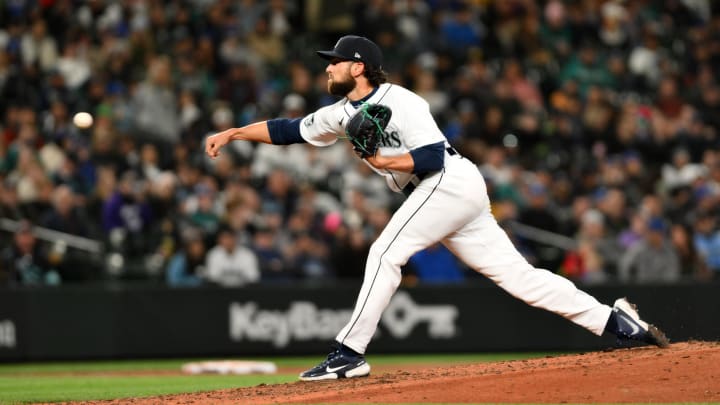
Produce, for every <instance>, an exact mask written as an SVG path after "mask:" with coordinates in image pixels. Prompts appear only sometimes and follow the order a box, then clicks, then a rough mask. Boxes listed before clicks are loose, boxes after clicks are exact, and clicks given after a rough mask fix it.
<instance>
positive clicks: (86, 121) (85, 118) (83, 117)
mask: <svg viewBox="0 0 720 405" xmlns="http://www.w3.org/2000/svg"><path fill="white" fill-rule="evenodd" d="M73 124H75V126H76V127H78V128H83V129H85V128H89V127H90V126H91V125H92V124H93V116H92V115H90V113H86V112H79V113H77V114H75V115H74V116H73Z"/></svg>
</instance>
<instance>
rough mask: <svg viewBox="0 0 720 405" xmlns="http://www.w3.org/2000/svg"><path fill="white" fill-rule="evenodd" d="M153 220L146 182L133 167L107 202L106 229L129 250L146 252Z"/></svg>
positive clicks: (107, 232) (138, 252) (104, 212)
mask: <svg viewBox="0 0 720 405" xmlns="http://www.w3.org/2000/svg"><path fill="white" fill-rule="evenodd" d="M152 221H153V213H152V212H151V210H150V205H149V204H148V202H147V201H146V198H145V183H144V182H142V181H140V180H139V179H138V178H137V175H136V174H135V173H134V172H132V171H127V172H125V173H123V174H122V177H121V179H120V181H119V183H118V185H117V187H116V189H115V191H114V192H113V194H112V195H111V196H110V198H108V199H107V200H106V201H105V202H104V204H103V207H102V224H103V230H104V231H105V233H106V234H107V235H108V236H109V237H111V239H113V240H117V243H118V245H119V246H121V249H122V250H126V252H127V253H128V254H131V255H138V254H144V253H147V251H148V246H146V244H145V242H146V238H145V235H144V233H145V232H147V231H148V230H149V229H150V227H151V224H152ZM115 238H117V239H115Z"/></svg>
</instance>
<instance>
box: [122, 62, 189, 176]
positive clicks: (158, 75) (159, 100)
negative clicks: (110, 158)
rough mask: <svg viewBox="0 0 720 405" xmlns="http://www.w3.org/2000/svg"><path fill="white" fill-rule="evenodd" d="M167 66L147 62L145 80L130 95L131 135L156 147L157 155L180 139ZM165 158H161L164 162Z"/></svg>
mask: <svg viewBox="0 0 720 405" xmlns="http://www.w3.org/2000/svg"><path fill="white" fill-rule="evenodd" d="M171 68H172V66H171V62H170V59H168V57H164V56H158V57H155V58H154V59H152V60H151V61H150V64H149V66H148V68H147V73H146V79H145V81H143V82H142V83H140V84H139V85H138V88H137V89H136V90H135V92H134V94H133V99H132V102H133V105H132V109H133V111H134V115H135V134H136V136H137V137H138V139H139V140H141V141H150V142H154V143H156V144H157V145H158V151H166V150H169V149H170V145H172V144H174V143H176V142H177V141H178V140H179V137H180V117H179V116H178V100H177V96H176V93H175V90H174V88H173V82H172V70H171ZM166 159H167V157H166V156H163V157H162V158H161V161H163V162H165V161H166Z"/></svg>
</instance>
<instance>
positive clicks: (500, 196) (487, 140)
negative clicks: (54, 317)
mask: <svg viewBox="0 0 720 405" xmlns="http://www.w3.org/2000/svg"><path fill="white" fill-rule="evenodd" d="M0 7H1V9H0V117H2V119H1V120H0V219H7V220H12V221H14V222H12V224H15V226H9V225H8V226H6V227H5V228H4V230H0V241H1V242H2V243H0V285H7V284H11V285H13V284H24V285H31V284H49V285H56V284H59V283H69V282H82V281H93V280H105V279H108V278H110V279H119V280H134V279H139V280H154V281H158V282H164V283H168V284H169V285H173V286H194V285H202V284H219V285H224V286H239V285H244V284H246V283H252V282H294V281H296V280H307V281H312V280H317V281H322V280H327V279H342V278H360V277H362V274H363V269H364V263H365V256H366V254H367V252H368V249H369V246H370V244H371V243H372V241H373V240H374V238H375V237H376V235H377V234H378V232H380V231H381V230H382V229H383V227H384V225H385V224H386V223H387V221H388V219H389V218H390V216H391V213H392V212H393V210H394V209H395V208H396V207H397V206H398V205H399V204H401V203H402V201H403V197H402V195H397V194H394V193H392V192H391V191H389V190H388V189H387V187H386V186H385V183H384V180H383V179H382V178H380V177H379V176H376V175H374V174H373V173H372V172H371V171H370V170H369V169H368V167H367V166H366V165H365V164H363V163H362V162H361V161H360V160H359V159H357V158H356V157H355V156H354V155H353V154H352V152H351V151H350V149H349V148H348V146H347V143H346V142H342V141H340V142H337V143H336V144H335V145H333V146H331V147H328V148H314V147H311V146H308V145H306V144H298V145H291V146H286V147H280V146H272V145H255V144H249V143H242V142H235V143H233V144H231V145H232V146H231V147H229V148H228V150H226V151H225V153H223V154H222V155H221V156H220V157H219V158H218V159H216V160H209V159H207V158H206V157H205V156H204V152H203V150H204V149H203V142H204V139H205V138H206V137H207V136H208V135H209V134H212V133H214V132H216V131H220V130H223V129H226V128H229V127H238V126H242V125H245V124H249V123H251V122H255V121H258V120H263V119H268V118H273V117H290V118H292V117H301V116H304V115H306V114H308V113H311V112H313V111H314V110H315V109H317V108H319V107H321V106H324V105H327V104H330V103H332V102H334V101H335V99H334V98H333V97H331V96H329V95H327V93H326V91H325V89H326V75H325V73H324V64H323V60H322V59H320V58H318V57H316V55H315V53H314V50H316V49H329V48H330V47H332V45H333V44H334V43H335V41H336V40H337V38H338V37H339V36H341V35H344V34H347V33H353V34H359V35H365V36H367V37H369V38H371V39H373V40H374V41H376V42H377V43H378V44H379V45H380V47H381V48H382V49H383V50H384V54H385V66H384V68H385V70H386V71H387V72H388V73H389V75H390V81H391V82H395V83H398V84H401V85H403V86H405V87H407V88H409V89H411V90H413V91H415V92H417V93H418V94H420V95H421V96H422V97H424V98H425V99H426V100H427V101H428V103H429V105H430V109H431V111H432V113H433V115H434V116H435V118H436V120H437V122H438V124H439V125H440V127H441V129H442V130H443V132H444V133H445V134H446V136H447V137H448V139H449V140H450V142H451V143H452V144H453V145H454V146H455V147H456V148H457V149H458V150H460V151H461V153H462V154H463V155H464V156H465V157H467V158H469V159H471V160H473V161H474V162H475V163H477V165H478V166H479V167H480V169H481V170H482V172H483V174H484V175H485V177H486V180H487V182H488V189H489V192H490V194H491V199H492V201H493V211H494V213H495V215H496V217H497V218H498V221H500V222H501V224H503V225H506V224H507V230H508V232H509V234H510V235H511V237H512V238H513V239H514V241H515V243H516V244H517V246H518V247H519V248H520V249H521V251H522V252H523V254H524V255H525V256H526V257H527V258H528V260H529V261H531V262H532V263H533V264H535V265H536V266H539V267H542V268H547V269H549V270H551V271H554V272H558V273H560V274H563V275H565V276H567V277H569V278H571V279H572V280H573V281H576V282H579V283H583V284H590V283H607V282H639V283H666V282H678V281H680V280H700V281H709V280H713V279H715V280H718V279H720V233H719V232H718V231H719V228H718V221H717V220H718V199H719V198H720V150H719V149H718V141H719V139H720V138H719V137H718V131H719V130H720V87H719V86H718V79H717V77H718V74H720V71H719V70H720V14H719V13H718V11H720V5H719V4H718V3H716V2H711V1H709V0H663V1H654V0H636V1H621V0H582V1H561V0H548V1H533V0H502V1H487V0H486V1H483V0H474V1H473V0H467V1H461V0H427V1H419V0H417V1H416V0H391V1H383V0H372V1H359V0H358V1H353V0H344V1H339V0H333V1H330V0H314V1H313V0H306V1H285V0H268V1H255V0H238V1H228V0H219V1H210V0H168V1H152V0H120V1H103V0H89V1H74V0H40V1H32V0H16V1H8V2H2V3H0ZM83 111H84V112H89V113H91V114H92V115H93V117H94V123H93V124H92V125H91V126H90V127H89V128H78V127H76V126H74V125H73V122H72V117H73V115H74V114H75V113H77V112H83ZM515 222H519V223H521V224H525V225H530V226H532V227H535V228H538V229H542V230H545V231H550V232H553V233H555V234H557V235H556V236H558V235H559V236H560V237H561V238H562V237H566V238H564V239H563V240H567V239H568V238H567V237H569V238H571V240H572V241H573V242H572V244H571V246H566V245H562V244H557V243H552V238H542V237H541V238H533V237H531V236H528V235H527V234H522V235H521V234H520V233H515V232H514V231H513V229H514V228H513V227H512V226H510V224H512V223H515ZM7 223H9V222H6V224H7ZM0 225H2V224H1V223H0ZM40 228H42V229H50V230H55V231H59V232H63V233H66V234H70V235H74V236H78V237H82V238H87V239H90V240H95V241H99V242H101V246H102V249H100V250H98V251H88V250H86V249H83V248H80V247H78V246H77V245H76V244H73V243H71V242H69V241H65V240H64V239H57V238H40V237H38V233H37V232H35V230H37V229H40ZM48 239H50V240H48ZM404 275H405V282H406V283H408V284H412V283H418V282H420V283H430V282H461V281H463V280H467V279H468V278H471V277H478V276H477V275H476V274H474V273H472V272H470V271H468V269H467V268H465V267H464V266H463V265H462V263H458V262H457V260H456V259H455V258H454V257H453V256H452V255H451V254H450V253H449V252H448V251H447V249H445V248H444V247H443V246H442V245H437V246H432V247H430V248H428V249H426V250H425V251H422V252H420V253H418V254H417V255H415V256H413V257H412V258H411V260H410V262H409V263H408V265H407V266H406V267H405V269H404Z"/></svg>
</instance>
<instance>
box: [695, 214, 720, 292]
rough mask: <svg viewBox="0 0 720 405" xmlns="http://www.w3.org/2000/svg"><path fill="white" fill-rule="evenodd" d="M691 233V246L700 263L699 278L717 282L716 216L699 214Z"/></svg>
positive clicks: (719, 253) (718, 234) (719, 240)
mask: <svg viewBox="0 0 720 405" xmlns="http://www.w3.org/2000/svg"><path fill="white" fill-rule="evenodd" d="M693 232H694V233H693V245H694V247H695V250H696V251H697V253H698V256H699V257H700V261H701V262H700V263H701V269H700V271H701V277H706V278H709V279H716V280H717V279H718V277H719V276H718V275H719V274H720V231H718V229H717V214H716V213H715V212H700V213H699V214H698V216H697V219H696V220H695V224H694V227H693Z"/></svg>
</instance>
